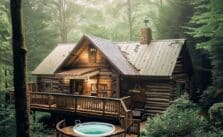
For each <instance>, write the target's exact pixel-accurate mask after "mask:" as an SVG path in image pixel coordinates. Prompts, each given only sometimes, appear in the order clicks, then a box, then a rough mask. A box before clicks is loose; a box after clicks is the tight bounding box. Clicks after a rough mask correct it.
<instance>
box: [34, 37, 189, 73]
mask: <svg viewBox="0 0 223 137" xmlns="http://www.w3.org/2000/svg"><path fill="white" fill-rule="evenodd" d="M85 38H86V39H88V40H89V41H90V42H91V43H92V44H93V45H95V46H96V48H98V49H99V50H100V51H101V52H102V54H103V55H104V56H105V57H106V58H107V59H108V61H109V62H110V63H111V64H112V65H113V66H114V67H115V68H116V69H118V70H119V71H120V72H121V73H122V74H123V75H130V76H131V75H133V76H171V75H172V72H173V69H174V66H175V64H176V62H177V58H178V57H179V55H180V52H181V50H182V48H183V45H184V43H185V39H168V40H152V41H151V42H150V44H149V45H141V44H139V42H130V43H127V42H123V43H113V42H111V41H110V40H106V39H102V38H99V37H95V36H91V35H84V36H83V37H82V39H81V40H84V39H85ZM80 43H81V42H79V44H59V45H58V46H57V47H56V48H55V49H54V50H53V51H52V52H51V53H50V54H49V55H48V56H47V57H46V58H45V59H44V60H43V61H42V62H41V63H40V64H39V65H38V66H37V68H36V69H35V70H34V71H33V73H32V74H36V75H52V74H55V73H56V72H57V70H58V69H59V68H60V67H61V66H62V65H63V63H64V62H65V60H66V59H68V58H69V55H70V54H71V53H73V52H76V51H77V49H78V48H77V46H78V45H80Z"/></svg>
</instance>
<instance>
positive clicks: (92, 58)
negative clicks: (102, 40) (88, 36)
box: [89, 45, 97, 63]
mask: <svg viewBox="0 0 223 137" xmlns="http://www.w3.org/2000/svg"><path fill="white" fill-rule="evenodd" d="M96 55H97V49H96V48H94V47H93V46H92V45H90V46H89V63H96Z"/></svg>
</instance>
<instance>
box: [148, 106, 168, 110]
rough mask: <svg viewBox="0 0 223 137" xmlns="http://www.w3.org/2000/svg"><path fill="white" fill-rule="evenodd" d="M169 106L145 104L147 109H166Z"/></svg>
mask: <svg viewBox="0 0 223 137" xmlns="http://www.w3.org/2000/svg"><path fill="white" fill-rule="evenodd" d="M167 108H168V107H164V106H147V105H146V106H145V109H151V110H162V111H165V110H166V109H167Z"/></svg>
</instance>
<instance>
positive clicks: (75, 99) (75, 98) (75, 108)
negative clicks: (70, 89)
mask: <svg viewBox="0 0 223 137" xmlns="http://www.w3.org/2000/svg"><path fill="white" fill-rule="evenodd" d="M77 99H78V98H77V97H76V96H74V101H75V106H74V110H75V112H77Z"/></svg>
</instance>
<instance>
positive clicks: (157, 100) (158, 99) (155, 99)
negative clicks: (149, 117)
mask: <svg viewBox="0 0 223 137" xmlns="http://www.w3.org/2000/svg"><path fill="white" fill-rule="evenodd" d="M147 101H154V102H167V103H169V101H170V100H169V99H166V98H151V97H147V98H146V102H147Z"/></svg>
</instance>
